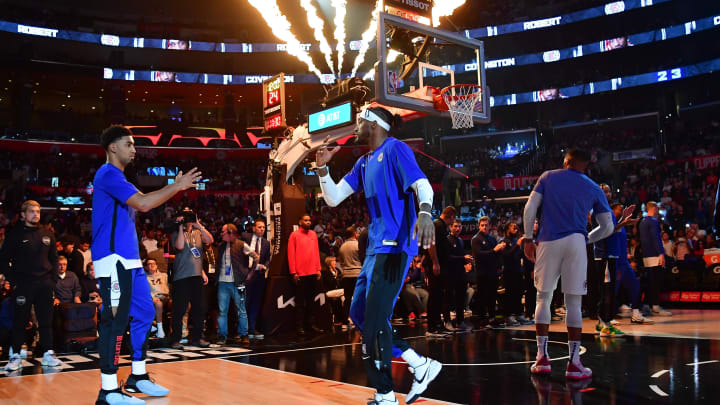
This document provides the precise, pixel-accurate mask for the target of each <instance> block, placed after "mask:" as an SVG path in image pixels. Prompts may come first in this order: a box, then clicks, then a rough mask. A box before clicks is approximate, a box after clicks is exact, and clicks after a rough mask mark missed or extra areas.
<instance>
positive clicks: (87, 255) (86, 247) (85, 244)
mask: <svg viewBox="0 0 720 405" xmlns="http://www.w3.org/2000/svg"><path fill="white" fill-rule="evenodd" d="M79 252H80V254H82V256H83V267H82V268H83V270H85V272H86V274H87V267H88V264H90V263H92V253H91V252H90V242H89V241H88V240H87V239H84V240H83V241H82V242H80V250H79ZM81 279H82V277H81Z"/></svg>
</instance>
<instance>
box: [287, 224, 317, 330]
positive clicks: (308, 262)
mask: <svg viewBox="0 0 720 405" xmlns="http://www.w3.org/2000/svg"><path fill="white" fill-rule="evenodd" d="M299 225H300V228H298V230H297V231H295V232H293V233H291V234H290V239H289V240H288V265H289V267H290V275H292V276H293V281H295V285H296V286H297V289H296V293H295V308H297V316H296V319H297V334H298V335H300V336H302V335H304V334H305V329H304V328H305V327H309V328H310V329H312V330H313V331H314V332H316V333H323V332H324V331H323V330H322V329H320V328H319V327H317V326H316V325H314V324H313V320H314V316H313V311H312V305H313V302H314V301H313V300H314V299H315V296H316V295H317V294H318V292H319V288H318V280H320V248H319V246H318V238H317V234H316V233H315V232H314V231H312V230H311V229H310V215H309V214H303V215H302V216H301V217H300V223H299Z"/></svg>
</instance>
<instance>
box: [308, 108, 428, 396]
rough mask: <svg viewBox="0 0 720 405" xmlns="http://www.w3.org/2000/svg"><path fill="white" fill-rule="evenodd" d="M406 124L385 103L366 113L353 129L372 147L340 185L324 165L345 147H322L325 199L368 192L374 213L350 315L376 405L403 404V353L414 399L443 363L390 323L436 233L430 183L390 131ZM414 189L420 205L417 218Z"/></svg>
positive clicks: (320, 173)
mask: <svg viewBox="0 0 720 405" xmlns="http://www.w3.org/2000/svg"><path fill="white" fill-rule="evenodd" d="M401 122H402V121H401V119H400V117H399V116H393V115H392V114H391V113H390V112H389V111H387V110H386V109H384V108H381V107H372V108H368V109H366V110H364V111H363V112H361V113H360V115H359V116H358V122H357V128H356V131H355V133H356V134H357V141H358V142H360V143H367V144H368V146H369V147H370V152H368V153H367V154H365V155H363V156H362V157H361V158H360V159H358V161H357V162H356V163H355V166H354V167H353V168H352V170H351V171H350V173H348V174H347V175H345V177H344V178H343V179H342V180H340V183H338V184H335V182H334V181H333V180H332V178H331V177H330V173H329V171H328V168H327V166H326V164H327V162H329V161H330V159H332V157H333V155H334V154H335V153H337V151H338V150H340V147H339V146H338V147H336V148H334V149H332V150H327V149H326V148H322V149H320V150H319V151H318V152H317V166H318V176H320V187H321V188H322V191H323V197H324V199H325V202H327V204H328V205H330V206H331V207H334V206H337V205H338V204H340V203H341V202H342V201H343V200H344V199H345V198H347V197H348V196H350V195H351V194H353V193H356V192H360V191H364V192H365V199H366V200H367V204H368V209H369V211H370V217H371V223H370V226H369V233H368V243H367V251H366V256H365V260H364V262H363V267H362V270H361V272H360V275H359V276H358V279H357V284H356V286H355V293H354V295H353V299H352V304H351V306H350V317H351V319H352V320H353V323H354V324H355V325H356V326H357V327H358V328H359V329H360V330H361V331H362V335H363V361H364V363H365V369H366V371H367V373H368V379H369V380H370V383H371V384H372V385H373V386H374V387H375V389H376V390H377V392H376V394H375V398H374V401H372V402H370V404H375V405H390V404H397V403H398V401H397V399H396V398H395V394H394V393H393V381H392V369H391V360H392V356H393V355H395V356H401V357H402V358H403V360H405V361H406V362H407V363H408V365H409V366H410V372H411V373H413V375H414V376H415V379H414V381H413V385H412V388H411V389H410V392H409V393H408V395H407V397H406V399H405V402H406V403H408V404H409V403H412V402H413V401H415V400H416V399H418V398H419V397H420V394H422V393H423V392H424V391H425V389H426V388H427V386H428V384H429V383H430V382H431V381H432V380H433V379H435V377H436V376H437V375H438V374H439V373H440V369H441V368H442V364H440V363H439V362H437V361H435V360H432V359H429V358H427V357H423V356H420V355H418V354H417V353H416V352H415V351H414V350H413V349H411V348H410V346H409V345H408V344H407V342H405V341H404V340H402V339H401V338H400V337H399V336H398V335H397V331H396V330H395V329H393V328H392V327H391V326H390V319H389V318H390V316H391V315H392V313H393V307H394V306H395V302H396V301H397V297H398V294H399V293H400V289H401V288H402V285H403V281H404V280H405V276H406V275H407V272H408V268H409V266H410V262H411V260H412V258H413V257H414V256H416V255H417V252H418V245H422V246H423V247H424V248H429V247H430V246H431V245H432V243H433V241H434V233H435V228H434V226H433V222H432V216H431V214H430V210H431V209H432V202H433V190H432V187H431V186H430V182H428V180H427V178H426V177H425V175H424V174H423V173H422V172H421V171H420V168H419V167H418V165H417V162H416V161H415V156H414V155H413V152H412V150H411V149H410V148H409V147H408V146H407V145H405V144H404V143H402V142H400V141H399V140H397V139H396V138H394V137H392V136H389V134H390V133H392V132H393V130H395V129H397V127H398V125H399V124H400V123H401ZM413 194H414V195H415V198H417V202H418V204H419V206H420V212H419V216H418V214H416V213H415V201H414V199H413Z"/></svg>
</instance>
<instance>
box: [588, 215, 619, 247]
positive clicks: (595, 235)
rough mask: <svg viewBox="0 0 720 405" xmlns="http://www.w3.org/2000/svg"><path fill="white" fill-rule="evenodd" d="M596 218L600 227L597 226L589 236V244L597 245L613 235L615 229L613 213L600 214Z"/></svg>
mask: <svg viewBox="0 0 720 405" xmlns="http://www.w3.org/2000/svg"><path fill="white" fill-rule="evenodd" d="M596 218H597V222H598V226H596V227H595V228H594V229H593V230H592V231H590V233H589V234H588V243H595V242H597V241H599V240H602V239H605V238H607V237H608V236H610V235H612V233H613V229H615V226H614V225H613V221H612V213H611V212H603V213H599V214H597V217H596Z"/></svg>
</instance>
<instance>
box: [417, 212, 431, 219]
mask: <svg viewBox="0 0 720 405" xmlns="http://www.w3.org/2000/svg"><path fill="white" fill-rule="evenodd" d="M420 214H425V215H427V216H429V217H430V218H432V214H431V213H429V212H427V211H420V212H418V215H420Z"/></svg>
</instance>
